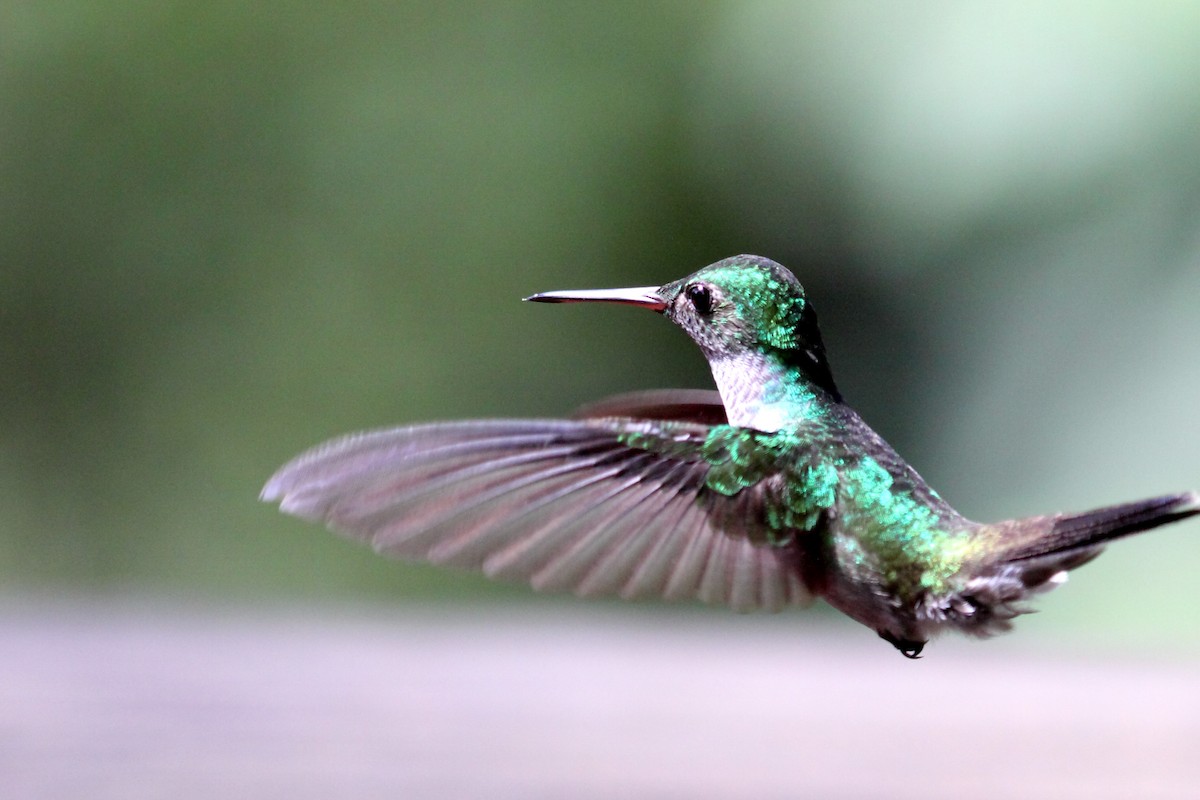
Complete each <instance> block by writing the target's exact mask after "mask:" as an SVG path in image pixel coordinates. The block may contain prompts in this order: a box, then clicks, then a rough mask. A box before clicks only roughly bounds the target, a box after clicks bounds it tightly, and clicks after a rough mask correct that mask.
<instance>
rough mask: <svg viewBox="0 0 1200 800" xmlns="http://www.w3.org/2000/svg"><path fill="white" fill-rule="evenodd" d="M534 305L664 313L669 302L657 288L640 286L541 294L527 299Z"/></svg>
mask: <svg viewBox="0 0 1200 800" xmlns="http://www.w3.org/2000/svg"><path fill="white" fill-rule="evenodd" d="M525 299H526V300H529V301H531V302H534V303H622V304H624V305H627V306H641V307H642V308H648V309H650V310H651V311H662V310H664V309H665V308H666V307H667V301H666V300H664V299H663V296H662V295H661V294H659V293H658V287H657V286H639V287H637V288H635V289H579V290H577V291H565V292H541V293H539V294H535V295H530V296H529V297H526V298H525Z"/></svg>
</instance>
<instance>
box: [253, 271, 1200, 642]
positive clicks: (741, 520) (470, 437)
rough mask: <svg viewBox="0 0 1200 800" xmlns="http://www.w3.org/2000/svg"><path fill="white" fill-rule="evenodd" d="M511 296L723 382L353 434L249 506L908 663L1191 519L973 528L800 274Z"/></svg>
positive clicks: (520, 576)
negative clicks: (813, 622) (860, 632)
mask: <svg viewBox="0 0 1200 800" xmlns="http://www.w3.org/2000/svg"><path fill="white" fill-rule="evenodd" d="M525 299H526V300H532V301H535V302H540V303H585V302H602V303H623V304H626V305H632V306H639V307H641V308H646V309H650V310H651V311H656V312H658V313H661V314H664V315H665V316H666V317H667V318H668V319H669V320H671V321H672V322H674V323H675V324H676V325H679V326H680V327H681V328H683V329H684V331H686V332H687V334H688V335H689V336H691V337H692V339H694V340H695V342H696V344H698V345H699V346H700V349H701V350H702V351H703V353H704V356H705V357H706V358H707V359H708V363H709V366H710V367H711V369H712V374H713V377H714V379H715V381H716V384H717V389H718V391H717V392H711V391H703V390H660V391H647V392H638V393H633V394H627V395H619V396H616V397H612V398H609V399H607V400H602V401H600V402H598V403H595V404H593V405H590V406H587V407H585V408H583V409H580V411H579V412H577V413H576V415H575V417H574V418H573V419H564V420H556V419H550V420H471V421H463V422H449V423H441V424H432V425H416V426H412V427H405V428H394V429H391V430H381V431H375V432H368V433H361V434H356V435H352V436H347V437H345V438H341V439H336V440H334V441H331V442H328V443H326V444H323V445H321V446H319V447H317V448H315V449H313V450H311V451H309V452H307V453H305V454H303V455H301V456H299V457H298V458H296V459H295V460H294V461H292V462H291V463H289V464H287V465H286V466H284V467H283V468H281V469H280V470H279V471H278V472H277V473H276V474H275V476H274V477H272V478H271V480H270V481H269V482H268V483H267V485H266V487H265V488H264V489H263V491H262V499H263V500H265V501H278V502H279V504H280V508H281V510H283V511H284V512H286V513H288V514H293V515H295V516H298V517H302V518H304V519H309V520H314V521H320V522H324V523H326V524H327V525H328V526H329V527H330V528H332V529H333V530H335V531H337V532H339V533H342V534H344V535H346V536H349V537H350V538H354V539H361V540H363V541H366V542H369V543H370V544H371V545H372V546H373V547H374V548H375V550H376V551H378V552H379V553H382V554H384V555H388V556H394V557H397V558H404V559H418V560H425V561H430V562H433V563H435V564H449V565H453V566H457V567H465V568H469V569H477V570H482V571H483V572H484V573H486V574H487V575H489V576H492V577H497V578H509V579H517V580H523V581H528V582H529V583H531V584H532V585H533V586H534V587H535V588H537V589H544V590H572V591H574V592H576V593H577V594H579V595H605V594H610V595H611V594H615V595H619V596H621V597H623V598H643V597H664V598H668V599H682V598H698V599H700V600H702V601H704V602H707V603H716V604H726V605H729V606H732V607H733V608H735V609H737V610H739V611H749V610H753V609H766V610H770V611H777V610H779V609H781V608H783V607H784V606H788V605H796V604H805V603H807V602H809V601H811V600H812V599H813V598H815V597H822V598H824V599H825V600H826V602H828V603H829V604H830V605H832V606H834V607H835V608H837V609H839V610H841V611H842V612H844V613H845V614H847V615H848V616H850V617H852V618H853V619H855V620H858V621H859V622H861V623H862V624H864V625H866V626H867V627H869V628H871V629H872V630H874V631H876V632H877V633H878V634H879V635H880V636H881V637H883V638H884V639H885V640H887V641H888V642H890V643H891V644H892V645H894V646H895V647H896V649H898V650H899V651H900V652H901V653H903V654H904V655H905V656H908V657H909V658H916V657H918V656H919V655H920V653H921V650H922V648H924V646H925V644H926V643H927V642H928V641H929V640H930V638H932V637H933V636H934V635H936V634H938V633H939V632H941V631H943V630H946V629H957V630H959V631H962V632H964V633H967V634H970V635H973V636H989V635H991V634H995V633H998V632H1001V631H1005V630H1008V629H1009V628H1010V627H1011V620H1012V618H1013V617H1015V616H1017V615H1018V614H1022V613H1025V612H1027V611H1028V610H1029V609H1028V608H1027V607H1026V606H1025V605H1024V601H1025V600H1026V599H1027V598H1028V597H1029V596H1030V595H1032V594H1034V593H1037V592H1040V591H1043V590H1047V589H1051V588H1054V587H1055V586H1058V585H1059V584H1061V583H1063V582H1064V581H1065V580H1066V579H1067V571H1068V570H1071V569H1074V568H1075V567H1078V566H1080V565H1082V564H1084V563H1086V562H1088V561H1090V560H1091V559H1092V558H1094V557H1095V556H1096V555H1097V554H1099V552H1100V551H1101V549H1102V548H1103V546H1104V544H1105V543H1107V542H1108V541H1110V540H1112V539H1115V538H1118V537H1121V536H1126V535H1129V534H1132V533H1137V532H1139V531H1144V530H1147V529H1149V528H1154V527H1157V526H1159V525H1164V524H1166V523H1169V522H1174V521H1176V520H1180V519H1184V518H1186V517H1190V516H1192V515H1194V514H1197V513H1200V495H1197V494H1196V493H1194V492H1185V493H1182V494H1173V495H1166V496H1163V497H1156V498H1154V499H1150V500H1142V501H1139V502H1134V503H1126V504H1123V505H1115V506H1109V507H1106V508H1101V509H1098V510H1095V511H1087V512H1083V513H1080V514H1054V515H1047V516H1036V517H1026V518H1023V519H1016V520H1009V521H1006V522H998V523H991V524H982V523H978V522H972V521H971V520H969V519H967V518H965V517H963V516H962V515H961V514H959V513H958V512H957V511H955V510H954V509H953V508H951V507H950V505H949V504H948V503H946V502H945V501H944V500H943V499H942V498H941V497H940V496H938V494H937V492H935V491H933V490H932V489H931V488H929V486H928V485H926V483H925V481H924V480H922V479H921V476H920V475H918V474H917V473H916V471H915V470H914V469H913V468H912V467H910V466H909V465H908V463H907V462H905V461H904V459H902V458H901V457H900V456H898V455H897V454H896V452H895V451H894V450H893V449H892V448H891V447H890V446H889V445H888V444H887V442H885V441H884V440H883V439H882V438H880V436H879V435H878V434H876V433H875V431H873V430H871V428H870V427H868V426H867V424H866V423H865V422H863V421H862V419H861V418H860V417H859V416H858V414H856V413H855V412H854V411H853V410H852V409H851V408H850V407H849V406H848V405H846V404H845V403H844V402H843V401H842V396H841V394H840V393H839V392H838V389H837V386H836V385H835V384H834V381H833V375H832V373H831V372H830V369H829V363H828V361H827V360H826V357H825V346H824V344H823V343H822V341H821V334H820V331H819V330H818V328H817V317H816V314H815V312H814V311H813V307H812V304H811V303H810V302H809V300H808V297H807V296H806V295H805V292H804V289H803V287H801V285H800V283H799V282H798V281H797V280H796V278H795V277H794V276H793V275H792V273H791V272H789V271H788V270H786V269H784V268H783V267H782V266H780V265H779V264H776V263H775V262H774V261H771V260H769V259H766V258H762V257H760V256H751V255H742V256H735V257H733V258H728V259H725V260H724V261H719V262H717V263H716V264H712V265H710V266H707V267H705V268H704V269H701V270H700V271H698V272H695V273H693V274H691V275H689V276H688V277H686V278H683V279H682V280H678V281H674V282H672V283H668V284H666V285H665V286H662V287H644V288H638V289H614V290H599V291H596V290H589V291H568V292H545V293H543V294H535V295H533V296H532V297H527V298H525Z"/></svg>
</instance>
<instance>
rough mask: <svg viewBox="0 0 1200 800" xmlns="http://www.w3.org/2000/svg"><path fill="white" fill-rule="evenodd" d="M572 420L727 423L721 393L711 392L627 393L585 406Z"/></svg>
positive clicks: (655, 391) (659, 390)
mask: <svg viewBox="0 0 1200 800" xmlns="http://www.w3.org/2000/svg"><path fill="white" fill-rule="evenodd" d="M571 416H572V417H573V418H575V419H596V418H599V417H630V418H632V419H661V420H676V421H686V422H697V423H699V424H701V425H724V424H726V423H727V422H728V421H729V417H728V416H726V414H725V404H724V403H723V402H721V393H720V392H716V391H713V390H711V389H651V390H649V391H641V392H626V393H625V394H618V395H613V396H612V397H605V398H604V399H602V400H597V401H596V402H594V403H588V404H587V405H585V406H582V407H580V408H578V409H576V411H575V413H574V414H572V415H571Z"/></svg>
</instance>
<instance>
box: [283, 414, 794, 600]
mask: <svg viewBox="0 0 1200 800" xmlns="http://www.w3.org/2000/svg"><path fill="white" fill-rule="evenodd" d="M709 430H710V429H709V428H708V426H705V425H700V424H693V423H665V422H654V421H638V420H631V419H612V418H606V419H585V420H482V421H471V422H456V423H447V424H436V425H419V426H414V427H408V428H397V429H393V430H385V431H377V432H372V433H365V434H360V435H355V436H349V437H346V438H343V439H338V440H335V441H332V442H329V443H327V444H324V445H321V446H319V447H317V448H316V449H314V450H312V451H310V452H308V453H305V454H304V455H301V456H300V457H298V458H297V459H295V460H294V461H292V462H291V463H289V464H287V465H286V466H284V467H283V468H282V469H280V470H279V472H277V473H276V474H275V476H274V477H272V478H271V480H270V481H269V482H268V483H267V485H266V487H265V488H264V489H263V492H262V499H263V500H267V501H278V502H279V504H280V508H281V510H283V511H284V512H286V513H289V514H293V515H295V516H298V517H302V518H304V519H309V520H314V521H321V522H324V523H326V524H328V525H329V527H330V528H332V529H334V530H335V531H338V532H340V533H342V534H345V535H347V536H349V537H351V538H354V539H359V540H362V541H365V542H369V543H370V544H371V545H372V546H373V547H374V548H375V550H376V551H378V552H380V553H382V554H384V555H388V556H393V557H397V558H405V559H415V560H425V561H430V562H433V563H435V564H447V565H452V566H458V567H464V568H469V569H479V570H482V571H483V572H484V573H485V574H487V575H489V576H491V577H497V578H508V579H517V580H524V581H528V582H529V583H531V584H532V585H533V586H534V587H535V588H537V589H545V590H571V591H574V592H576V593H577V594H580V595H602V594H616V595H620V596H621V597H624V598H641V597H664V598H667V599H684V598H698V599H700V600H702V601H704V602H707V603H715V604H727V605H730V606H732V607H733V608H735V609H738V610H742V611H748V610H753V609H769V610H778V609H780V608H782V607H783V606H785V605H789V604H798V603H803V602H805V601H807V600H809V599H810V598H809V596H808V594H807V592H806V591H805V589H804V585H803V583H802V582H801V580H800V578H799V576H798V570H797V564H796V551H795V548H793V547H786V546H772V545H770V544H768V543H767V541H766V536H765V532H764V531H763V530H762V529H761V527H762V523H761V519H762V513H761V503H762V499H763V498H762V496H761V493H760V491H759V489H758V487H750V488H747V489H745V490H743V491H741V492H739V493H737V494H735V495H732V496H728V495H727V494H721V493H719V492H715V491H713V490H711V489H710V488H708V486H707V485H706V483H705V481H706V477H707V473H708V465H707V463H706V461H705V460H704V458H702V452H701V448H702V447H703V445H704V442H705V439H706V437H707V434H708V432H709Z"/></svg>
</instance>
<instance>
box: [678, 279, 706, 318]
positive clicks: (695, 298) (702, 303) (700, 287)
mask: <svg viewBox="0 0 1200 800" xmlns="http://www.w3.org/2000/svg"><path fill="white" fill-rule="evenodd" d="M684 294H686V295H687V299H688V300H689V301H690V302H691V304H692V307H693V308H694V309H696V313H697V314H700V315H701V316H705V317H707V316H708V315H709V314H710V313H712V289H709V288H708V287H707V286H705V285H704V284H702V283H693V284H692V285H691V286H689V287H687V288H686V289H684Z"/></svg>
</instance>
